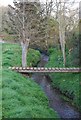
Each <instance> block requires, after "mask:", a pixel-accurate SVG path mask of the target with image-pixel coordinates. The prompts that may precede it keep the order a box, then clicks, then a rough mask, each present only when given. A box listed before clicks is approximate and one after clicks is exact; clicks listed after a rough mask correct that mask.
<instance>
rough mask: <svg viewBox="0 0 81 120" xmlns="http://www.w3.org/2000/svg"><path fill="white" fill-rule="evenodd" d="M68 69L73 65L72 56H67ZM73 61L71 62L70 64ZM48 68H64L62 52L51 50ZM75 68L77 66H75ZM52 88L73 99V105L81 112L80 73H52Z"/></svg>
mask: <svg viewBox="0 0 81 120" xmlns="http://www.w3.org/2000/svg"><path fill="white" fill-rule="evenodd" d="M66 55H67V56H66V60H67V61H66V67H73V66H70V64H71V63H72V59H71V55H69V54H68V53H67V54H66ZM70 61H71V62H70ZM46 67H59V68H60V67H63V58H62V53H61V51H60V50H58V49H56V48H51V49H50V50H49V61H48V63H47V65H46ZM74 67H75V66H74ZM49 75H50V77H51V79H52V86H53V87H55V88H57V89H59V90H60V91H61V92H62V93H63V94H66V95H67V96H68V97H69V98H71V99H72V104H73V105H76V107H78V108H79V109H80V110H81V104H80V82H81V80H80V75H81V74H80V73H51V74H49Z"/></svg>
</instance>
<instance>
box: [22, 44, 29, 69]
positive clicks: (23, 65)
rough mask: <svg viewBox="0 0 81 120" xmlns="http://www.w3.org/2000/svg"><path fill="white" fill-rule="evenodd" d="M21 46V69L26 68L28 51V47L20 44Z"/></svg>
mask: <svg viewBox="0 0 81 120" xmlns="http://www.w3.org/2000/svg"><path fill="white" fill-rule="evenodd" d="M21 46H22V67H26V66H27V59H26V58H27V49H28V45H27V44H25V43H21Z"/></svg>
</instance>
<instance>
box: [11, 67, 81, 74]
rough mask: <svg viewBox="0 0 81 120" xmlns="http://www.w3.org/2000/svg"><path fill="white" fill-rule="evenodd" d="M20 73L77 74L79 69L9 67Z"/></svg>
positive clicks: (80, 70)
mask: <svg viewBox="0 0 81 120" xmlns="http://www.w3.org/2000/svg"><path fill="white" fill-rule="evenodd" d="M9 69H12V70H15V71H17V72H20V73H35V72H36V73H54V72H56V73H79V72H81V68H45V67H9Z"/></svg>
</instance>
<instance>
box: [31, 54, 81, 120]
mask: <svg viewBox="0 0 81 120" xmlns="http://www.w3.org/2000/svg"><path fill="white" fill-rule="evenodd" d="M47 62H48V56H46V55H43V54H42V56H41V61H40V63H39V64H38V67H43V66H44V65H45V64H46V63H47ZM32 79H33V80H34V81H35V82H36V83H38V84H39V85H40V86H41V89H42V90H43V91H44V92H45V94H46V96H47V98H48V100H49V106H50V107H51V108H52V109H53V110H55V111H57V113H58V115H59V116H60V118H61V119H62V120H66V119H67V118H68V119H71V120H73V119H75V120H76V119H78V120H80V114H79V112H78V111H77V110H76V109H75V108H74V107H72V106H71V105H69V104H68V103H67V102H66V101H65V100H63V99H62V97H61V94H60V93H59V92H58V91H57V90H56V89H54V88H52V86H51V82H50V79H49V78H47V77H46V76H45V74H44V73H34V74H33V75H32Z"/></svg>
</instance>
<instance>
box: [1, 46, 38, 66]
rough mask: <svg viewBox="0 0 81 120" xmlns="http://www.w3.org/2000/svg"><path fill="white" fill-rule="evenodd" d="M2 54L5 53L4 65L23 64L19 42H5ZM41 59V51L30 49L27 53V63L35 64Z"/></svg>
mask: <svg viewBox="0 0 81 120" xmlns="http://www.w3.org/2000/svg"><path fill="white" fill-rule="evenodd" d="M2 54H3V56H2V57H3V62H2V66H3V67H8V66H21V64H22V63H21V57H22V51H21V46H20V45H18V44H15V45H14V44H3V46H2ZM39 60H40V52H39V51H36V50H34V49H28V54H27V65H28V66H35V65H36V64H37V63H38V61H39Z"/></svg>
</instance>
